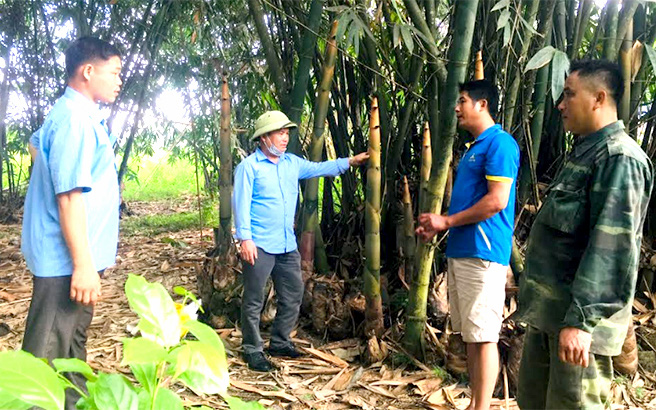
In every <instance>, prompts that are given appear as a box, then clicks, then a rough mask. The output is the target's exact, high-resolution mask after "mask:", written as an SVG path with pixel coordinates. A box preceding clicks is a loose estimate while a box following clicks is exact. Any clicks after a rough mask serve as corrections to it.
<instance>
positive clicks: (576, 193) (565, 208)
mask: <svg viewBox="0 0 656 410" xmlns="http://www.w3.org/2000/svg"><path fill="white" fill-rule="evenodd" d="M585 196H586V192H585V190H583V189H582V188H579V189H576V188H572V187H569V186H567V185H563V184H559V185H556V186H554V187H553V188H551V191H550V192H549V196H548V198H547V200H546V201H545V203H544V205H542V209H540V213H539V221H540V222H541V223H543V224H545V225H547V226H550V227H551V228H554V229H557V230H559V231H562V232H565V233H569V234H574V233H576V232H577V231H579V230H580V229H581V227H582V225H583V223H584V217H585V212H584V211H585V203H586V201H585V198H586V197H585Z"/></svg>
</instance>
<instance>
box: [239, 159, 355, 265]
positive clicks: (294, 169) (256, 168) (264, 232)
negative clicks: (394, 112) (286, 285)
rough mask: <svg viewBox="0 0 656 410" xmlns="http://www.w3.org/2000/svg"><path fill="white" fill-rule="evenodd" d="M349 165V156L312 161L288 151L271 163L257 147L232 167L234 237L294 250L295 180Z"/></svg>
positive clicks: (275, 250) (338, 171) (274, 251)
mask: <svg viewBox="0 0 656 410" xmlns="http://www.w3.org/2000/svg"><path fill="white" fill-rule="evenodd" d="M348 168H349V160H348V158H340V159H337V160H334V161H325V162H312V161H307V160H305V159H303V158H300V157H297V156H296V155H293V154H288V153H285V154H283V155H282V156H281V157H280V159H279V160H278V162H277V163H273V162H271V160H269V159H268V158H267V157H266V155H264V153H263V152H262V151H261V150H260V149H259V148H258V149H257V150H256V151H255V152H254V153H253V154H251V155H249V156H248V157H247V158H245V159H244V160H243V161H241V162H240V163H239V165H237V168H236V169H235V184H234V187H235V188H234V193H233V197H232V207H233V211H234V215H235V228H236V234H235V236H236V237H237V239H239V240H242V241H243V240H247V239H251V240H253V242H254V243H255V245H256V246H257V247H259V248H262V249H264V251H265V252H268V253H271V254H276V255H278V254H283V253H287V252H292V251H294V250H296V248H297V244H296V236H295V235H294V214H295V212H296V202H297V200H298V181H299V180H301V179H307V178H315V177H320V176H331V177H334V176H337V175H340V174H342V173H344V172H345V171H346V170H347V169H348Z"/></svg>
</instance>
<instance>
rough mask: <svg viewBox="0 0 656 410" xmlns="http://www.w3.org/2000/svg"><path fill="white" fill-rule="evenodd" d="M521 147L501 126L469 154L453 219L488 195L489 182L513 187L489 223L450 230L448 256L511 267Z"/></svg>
mask: <svg viewBox="0 0 656 410" xmlns="http://www.w3.org/2000/svg"><path fill="white" fill-rule="evenodd" d="M518 168H519V146H518V145H517V142H516V141H515V139H514V138H513V137H512V136H511V135H510V134H508V133H507V132H505V131H504V130H503V129H502V128H501V126H500V125H493V126H492V127H490V128H488V129H487V130H485V131H484V132H483V133H482V134H481V135H479V136H478V138H476V140H475V141H474V142H473V143H471V145H469V147H468V149H467V151H465V153H464V155H463V156H462V159H461V160H460V164H458V171H457V174H456V178H455V181H454V183H453V193H452V194H451V204H450V206H449V215H453V214H456V213H458V212H460V211H464V210H465V209H468V208H471V207H472V206H473V205H474V204H475V203H477V202H478V201H480V200H481V198H483V196H485V194H487V181H506V182H509V183H512V187H511V189H510V197H509V198H508V205H507V206H506V208H505V209H503V210H502V211H501V212H499V213H498V214H496V215H494V216H492V217H491V218H489V219H486V220H484V221H481V222H478V223H476V224H469V225H463V226H458V227H454V228H451V229H449V239H448V243H447V247H446V256H447V257H449V258H480V259H483V260H487V261H490V262H496V263H500V264H502V265H508V263H509V262H510V250H511V247H512V235H513V226H514V220H515V187H516V186H515V182H516V179H517V170H518Z"/></svg>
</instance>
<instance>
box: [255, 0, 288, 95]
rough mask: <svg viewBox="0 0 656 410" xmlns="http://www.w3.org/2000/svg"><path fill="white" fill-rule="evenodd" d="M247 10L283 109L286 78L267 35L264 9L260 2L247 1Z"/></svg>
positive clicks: (274, 48) (258, 0) (271, 41)
mask: <svg viewBox="0 0 656 410" xmlns="http://www.w3.org/2000/svg"><path fill="white" fill-rule="evenodd" d="M248 9H249V11H250V14H251V16H252V17H253V21H254V22H255V29H256V30H257V34H258V37H259V39H260V43H262V50H263V51H264V56H265V57H266V60H267V65H268V68H269V72H270V73H271V75H270V76H269V78H270V79H271V81H272V82H273V84H274V85H275V86H276V91H277V92H278V96H279V97H280V103H281V104H280V105H281V106H283V107H285V106H287V104H286V101H287V97H288V96H287V80H286V79H287V76H285V75H284V74H283V69H282V62H281V61H280V57H278V54H277V53H276V47H275V46H274V44H273V40H272V39H271V36H270V35H269V29H268V28H267V23H266V17H265V15H264V9H263V8H262V4H260V0H248Z"/></svg>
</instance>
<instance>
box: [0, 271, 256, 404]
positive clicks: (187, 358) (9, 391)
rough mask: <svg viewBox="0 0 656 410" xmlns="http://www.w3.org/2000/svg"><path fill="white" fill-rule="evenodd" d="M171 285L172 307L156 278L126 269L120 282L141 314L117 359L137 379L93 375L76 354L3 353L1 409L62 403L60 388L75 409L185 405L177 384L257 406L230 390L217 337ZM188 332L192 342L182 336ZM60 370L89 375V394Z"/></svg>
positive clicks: (0, 363)
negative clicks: (74, 394) (72, 393)
mask: <svg viewBox="0 0 656 410" xmlns="http://www.w3.org/2000/svg"><path fill="white" fill-rule="evenodd" d="M175 291H176V293H178V294H182V295H183V296H184V297H185V299H184V301H183V303H182V304H177V306H176V304H175V303H174V302H173V299H172V298H171V296H170V295H169V293H168V292H167V291H166V289H164V287H163V286H162V285H161V284H159V283H149V282H148V281H146V279H144V278H143V277H142V276H137V275H132V274H131V275H129V277H128V280H127V282H126V283H125V293H126V296H127V298H128V302H129V304H130V308H131V309H132V310H133V311H134V312H135V313H136V314H137V315H138V316H139V319H140V320H139V324H138V325H137V328H138V329H139V331H140V332H141V337H136V338H125V339H123V360H122V361H121V365H122V366H126V365H127V366H129V367H130V370H131V371H132V374H133V375H134V378H135V379H136V380H137V383H132V382H131V381H130V380H129V379H128V378H127V377H125V376H123V375H121V374H114V373H112V374H110V373H104V372H97V373H96V372H94V371H93V369H92V368H91V367H90V366H89V365H88V364H87V363H85V362H83V361H81V360H79V359H55V360H53V361H52V366H53V367H54V368H53V367H51V366H49V365H48V362H47V360H45V359H38V358H35V357H34V356H33V355H31V354H30V353H27V352H25V351H9V352H2V353H0V410H4V409H6V410H9V409H11V410H24V409H29V408H30V407H32V406H38V407H41V408H43V409H45V410H59V409H63V408H64V402H65V398H64V391H65V389H75V390H77V391H78V393H80V395H81V398H80V400H79V401H78V402H77V408H78V409H85V410H100V409H102V410H114V409H115V410H155V409H166V410H177V409H184V407H183V405H182V400H181V399H180V396H179V395H178V394H177V393H176V392H174V391H173V390H171V387H172V385H173V384H174V383H177V382H179V383H182V384H183V385H184V386H186V387H188V388H189V389H191V390H192V391H193V392H194V393H196V394H198V395H201V394H218V395H220V396H221V397H223V399H224V400H225V401H226V402H227V403H228V405H229V406H230V408H231V409H235V410H238V409H261V408H263V407H262V406H261V405H259V404H258V403H254V402H252V403H245V402H243V401H242V400H241V399H239V398H236V397H231V396H229V395H228V393H227V389H228V385H229V383H230V381H229V379H228V363H227V360H226V355H225V349H224V347H223V343H222V341H221V338H219V336H218V335H217V334H216V332H215V331H214V330H213V329H212V328H210V327H209V326H207V325H205V324H203V323H200V322H199V321H197V320H195V319H192V318H191V317H193V312H190V311H189V309H187V308H186V306H185V305H184V303H185V302H186V301H187V299H191V300H192V303H190V306H192V307H193V306H197V302H196V299H195V297H193V295H191V294H190V293H189V292H187V291H186V290H184V289H181V288H176V290H175ZM195 309H196V308H195V307H193V310H194V312H195ZM187 333H190V334H192V335H193V336H194V337H195V339H196V340H188V339H185V338H184V335H186V334H187ZM64 373H80V374H82V375H83V376H84V377H85V378H86V379H87V382H86V387H87V390H88V393H87V392H84V391H82V390H80V389H79V388H78V387H77V386H75V385H73V384H72V383H71V382H70V381H69V380H68V379H67V378H66V377H65V376H64ZM194 408H196V409H209V408H208V407H205V406H201V407H194Z"/></svg>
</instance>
